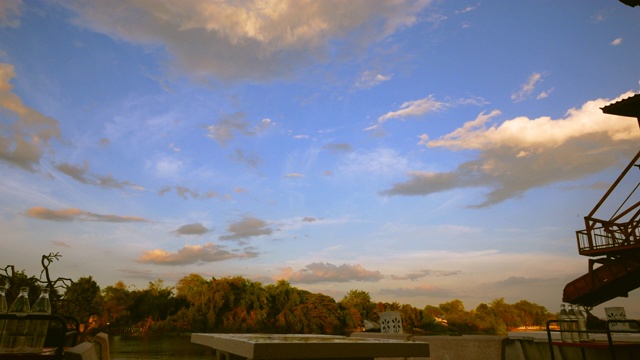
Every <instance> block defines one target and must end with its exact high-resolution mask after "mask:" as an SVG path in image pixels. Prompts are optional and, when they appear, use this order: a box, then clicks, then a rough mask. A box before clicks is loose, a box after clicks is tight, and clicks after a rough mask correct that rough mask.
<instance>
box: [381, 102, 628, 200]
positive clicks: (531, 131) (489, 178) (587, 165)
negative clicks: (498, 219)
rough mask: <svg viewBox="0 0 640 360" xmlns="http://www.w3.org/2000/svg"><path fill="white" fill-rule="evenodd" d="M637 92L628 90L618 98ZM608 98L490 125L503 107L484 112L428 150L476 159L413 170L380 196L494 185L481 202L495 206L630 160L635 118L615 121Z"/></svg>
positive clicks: (431, 145) (431, 144) (431, 143)
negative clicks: (554, 114) (555, 114)
mask: <svg viewBox="0 0 640 360" xmlns="http://www.w3.org/2000/svg"><path fill="white" fill-rule="evenodd" d="M631 95H633V93H631V92H628V93H625V94H622V95H620V96H619V97H618V98H617V99H615V100H614V101H619V100H621V99H624V98H626V97H629V96H631ZM610 102H611V100H609V99H597V100H593V101H588V102H586V103H585V104H583V105H582V107H580V108H577V109H576V108H573V109H570V110H568V111H567V113H566V116H565V117H564V118H562V119H557V120H554V119H551V118H548V117H541V118H536V119H529V118H526V117H517V118H514V119H511V120H506V121H504V122H502V123H501V124H497V125H491V126H487V123H488V122H489V121H490V120H491V119H493V118H494V117H496V116H499V115H500V112H499V111H497V110H496V111H493V112H491V113H490V114H485V113H481V114H480V115H479V116H478V117H477V118H476V119H475V120H472V121H469V122H467V123H465V124H464V125H463V126H462V127H461V128H458V129H456V130H455V131H453V132H451V133H450V134H447V135H445V136H443V137H441V138H439V139H435V140H430V141H429V140H427V141H426V142H425V143H426V146H427V147H428V148H445V149H450V150H474V151H477V152H478V155H477V158H476V159H474V160H471V161H467V162H464V163H462V164H460V165H458V167H457V168H456V169H455V170H453V171H450V172H427V171H417V170H416V171H411V172H409V177H410V179H409V180H408V181H406V182H402V183H396V184H394V185H393V186H392V187H391V188H390V189H387V190H385V191H383V192H381V194H383V195H387V196H393V195H428V194H432V193H435V192H440V191H446V190H452V189H457V188H468V187H485V188H489V189H491V190H490V192H489V193H488V194H487V197H486V200H485V201H484V202H482V203H481V204H478V205H477V206H488V205H492V204H496V203H499V202H502V201H505V200H507V199H510V198H513V197H519V196H521V195H522V194H524V193H525V192H526V191H528V190H530V189H533V188H537V187H541V186H545V185H548V184H552V183H556V182H561V181H569V180H576V179H579V178H582V177H585V176H588V175H591V174H595V173H598V172H600V171H603V170H605V169H607V168H609V167H611V166H615V165H616V164H619V163H620V162H622V161H624V160H625V159H628V157H629V154H630V153H632V152H633V151H634V149H636V145H637V141H638V138H640V134H638V128H637V124H636V123H635V121H632V120H628V121H625V120H621V119H616V121H611V115H606V114H603V113H602V111H601V110H600V108H601V107H603V106H605V105H607V104H609V103H610Z"/></svg>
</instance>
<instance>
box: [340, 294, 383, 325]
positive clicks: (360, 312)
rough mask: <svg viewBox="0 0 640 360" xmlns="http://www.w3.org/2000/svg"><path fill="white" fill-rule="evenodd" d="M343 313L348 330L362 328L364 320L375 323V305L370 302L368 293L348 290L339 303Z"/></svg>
mask: <svg viewBox="0 0 640 360" xmlns="http://www.w3.org/2000/svg"><path fill="white" fill-rule="evenodd" d="M340 305H341V306H342V307H343V309H344V311H345V321H346V326H347V328H349V329H357V328H361V327H363V326H364V320H373V321H376V320H377V319H375V316H377V314H376V313H375V308H376V304H375V303H373V302H372V301H371V296H370V295H369V293H368V292H366V291H362V290H349V292H348V293H347V294H346V295H345V296H344V298H343V299H342V300H341V301H340Z"/></svg>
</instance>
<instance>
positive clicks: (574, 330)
mask: <svg viewBox="0 0 640 360" xmlns="http://www.w3.org/2000/svg"><path fill="white" fill-rule="evenodd" d="M569 319H570V320H571V341H573V342H580V337H579V335H578V334H579V333H578V330H579V328H578V316H577V315H576V310H575V308H574V307H573V305H569Z"/></svg>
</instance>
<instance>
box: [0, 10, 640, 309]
mask: <svg viewBox="0 0 640 360" xmlns="http://www.w3.org/2000/svg"><path fill="white" fill-rule="evenodd" d="M638 34H640V8H632V7H629V6H626V5H624V4H622V3H621V2H619V1H616V0H597V1H596V0H586V1H574V0H567V1H555V0H535V1H534V0H523V1H517V2H516V1H510V0H493V1H476V0H474V1H465V0H458V1H449V0H415V1H414V0H412V1H401V0H397V1H374V0H361V1H359V0H350V1H342V0H337V1H331V0H323V1H306V0H245V1H224V0H220V1H200V0H185V1H180V2H166V1H156V0H119V1H101V0H83V1H75V0H66V1H17V0H13V1H11V0H9V1H0V171H1V174H2V176H1V179H2V180H0V228H1V229H2V235H1V239H2V240H1V244H2V245H1V250H0V267H2V268H4V266H6V265H14V266H15V267H16V269H18V270H25V271H26V272H27V273H28V274H30V275H39V274H40V270H41V269H42V268H41V265H40V259H41V256H42V255H45V254H49V253H59V254H60V255H61V257H60V258H59V260H58V261H55V262H53V263H52V264H51V266H50V271H51V275H52V276H53V277H54V278H55V277H70V278H72V279H77V278H79V277H83V276H92V277H93V279H94V280H96V281H97V282H98V284H99V285H100V286H101V287H102V288H104V287H107V286H110V285H114V284H115V283H116V282H117V281H123V282H124V283H125V284H127V285H129V286H131V288H132V289H144V288H147V286H148V284H149V282H151V281H156V280H158V279H162V280H163V281H164V283H165V284H166V285H167V286H172V285H174V284H175V283H176V282H177V281H178V280H179V279H181V278H182V277H184V276H186V275H188V274H190V273H197V274H200V275H202V276H203V277H205V278H207V279H210V278H211V277H215V278H223V277H228V276H243V277H245V278H247V279H250V280H252V281H259V282H261V283H262V284H263V285H267V284H271V283H274V282H276V281H278V280H281V279H284V280H287V281H289V282H290V283H291V285H292V286H295V287H298V288H300V289H304V290H308V291H312V292H319V293H323V294H327V295H331V296H333V297H334V298H336V299H337V300H340V299H342V298H343V297H344V296H345V294H347V292H348V291H350V290H363V291H367V292H368V293H369V294H370V296H371V298H372V300H374V301H376V302H377V301H387V302H393V301H396V302H399V303H401V304H411V305H413V306H416V307H419V308H423V307H424V306H426V305H433V306H437V305H439V304H441V303H444V302H447V301H451V300H453V299H459V300H462V301H463V303H464V304H465V308H466V309H467V310H472V309H475V307H476V306H477V305H478V304H480V303H490V302H491V301H493V300H495V299H499V298H504V299H505V301H506V302H508V303H515V302H517V301H519V300H528V301H531V302H534V303H537V304H540V305H543V306H545V307H547V309H548V310H549V311H552V312H557V311H559V307H560V304H561V302H562V291H563V288H564V286H565V284H567V283H568V282H570V281H571V280H573V279H575V278H577V277H579V276H581V275H583V274H585V273H586V272H587V271H588V258H587V257H584V256H580V255H579V254H578V250H577V244H576V235H575V232H576V231H577V230H581V229H584V228H585V225H584V216H586V215H587V214H588V213H589V212H590V211H591V209H592V208H593V207H594V206H595V205H596V203H597V202H598V200H599V199H600V198H601V197H602V196H603V194H604V192H605V191H606V189H607V187H608V186H609V185H610V184H611V183H612V182H613V181H614V180H615V178H616V177H617V176H618V174H619V173H620V172H621V171H622V169H623V167H624V166H626V165H627V163H628V162H629V161H630V160H631V158H632V157H633V155H635V153H636V152H637V151H638V140H639V139H640V129H638V124H637V121H636V119H633V118H628V117H620V116H614V115H607V114H603V112H602V110H601V107H603V106H605V105H607V104H610V103H612V102H615V101H619V100H621V99H624V98H627V97H629V96H632V95H634V94H636V93H638V92H640V66H638V58H639V57H640V38H639V37H638V36H637V35H638ZM605 216H606V215H605ZM639 298H640V290H637V291H633V292H631V293H630V294H629V297H628V298H617V299H614V300H611V301H609V302H607V303H605V304H604V305H603V306H601V307H604V306H624V307H625V308H626V311H627V315H628V316H630V317H633V316H635V317H640V302H639V301H638V299H639ZM601 307H598V308H596V309H595V310H594V314H595V315H597V316H601V317H604V311H603V310H602V309H601Z"/></svg>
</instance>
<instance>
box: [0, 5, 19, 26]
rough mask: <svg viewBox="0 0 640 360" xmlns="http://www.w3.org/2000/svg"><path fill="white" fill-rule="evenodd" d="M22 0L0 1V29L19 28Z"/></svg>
mask: <svg viewBox="0 0 640 360" xmlns="http://www.w3.org/2000/svg"><path fill="white" fill-rule="evenodd" d="M22 4H23V2H22V0H13V1H0V27H14V28H15V27H18V26H20V16H21V15H22Z"/></svg>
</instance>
